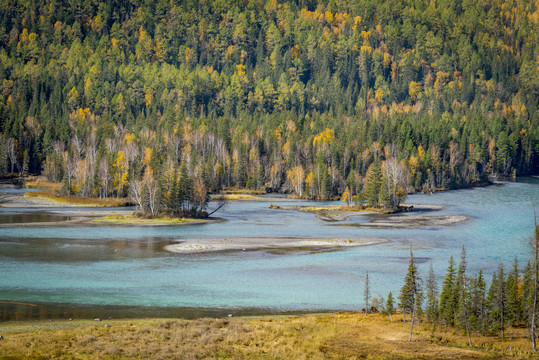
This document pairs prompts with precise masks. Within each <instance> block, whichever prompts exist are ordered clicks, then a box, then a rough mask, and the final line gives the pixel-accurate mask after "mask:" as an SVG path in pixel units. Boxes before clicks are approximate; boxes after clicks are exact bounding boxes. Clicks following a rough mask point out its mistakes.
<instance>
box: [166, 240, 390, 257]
mask: <svg viewBox="0 0 539 360" xmlns="http://www.w3.org/2000/svg"><path fill="white" fill-rule="evenodd" d="M388 242H389V240H387V239H378V238H357V239H316V238H301V237H232V238H200V239H194V238H193V239H181V240H179V243H177V244H172V245H167V246H165V247H164V250H166V251H169V252H171V253H176V254H199V253H210V252H225V251H255V250H317V249H323V250H330V249H340V248H346V247H355V246H368V245H377V244H383V243H388Z"/></svg>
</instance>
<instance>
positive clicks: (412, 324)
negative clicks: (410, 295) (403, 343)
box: [408, 294, 417, 341]
mask: <svg viewBox="0 0 539 360" xmlns="http://www.w3.org/2000/svg"><path fill="white" fill-rule="evenodd" d="M416 302H417V294H415V295H414V308H413V309H412V323H411V324H410V338H409V339H408V341H412V331H414V319H415V308H416Z"/></svg>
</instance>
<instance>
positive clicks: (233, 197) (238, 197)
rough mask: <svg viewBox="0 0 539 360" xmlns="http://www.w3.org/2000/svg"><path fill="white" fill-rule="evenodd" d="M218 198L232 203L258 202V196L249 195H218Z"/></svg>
mask: <svg viewBox="0 0 539 360" xmlns="http://www.w3.org/2000/svg"><path fill="white" fill-rule="evenodd" d="M219 198H222V199H224V200H229V201H234V200H260V199H261V198H260V196H255V195H250V194H223V195H219Z"/></svg>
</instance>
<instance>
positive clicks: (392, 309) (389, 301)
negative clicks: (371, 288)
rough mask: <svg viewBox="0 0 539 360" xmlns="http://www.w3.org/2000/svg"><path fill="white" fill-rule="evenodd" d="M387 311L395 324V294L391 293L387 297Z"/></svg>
mask: <svg viewBox="0 0 539 360" xmlns="http://www.w3.org/2000/svg"><path fill="white" fill-rule="evenodd" d="M386 311H387V313H388V315H389V320H391V322H393V313H394V312H395V301H394V300H393V294H392V293H391V291H390V292H389V294H388V295H387V301H386Z"/></svg>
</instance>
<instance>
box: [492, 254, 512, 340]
mask: <svg viewBox="0 0 539 360" xmlns="http://www.w3.org/2000/svg"><path fill="white" fill-rule="evenodd" d="M488 302H489V310H490V321H491V326H492V327H493V328H494V329H498V330H499V331H501V333H502V340H503V339H504V338H505V322H506V320H507V319H506V317H507V288H506V280H505V275H504V269H503V263H501V262H500V264H499V265H498V273H497V274H493V276H492V283H491V285H490V289H489V296H488Z"/></svg>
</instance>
